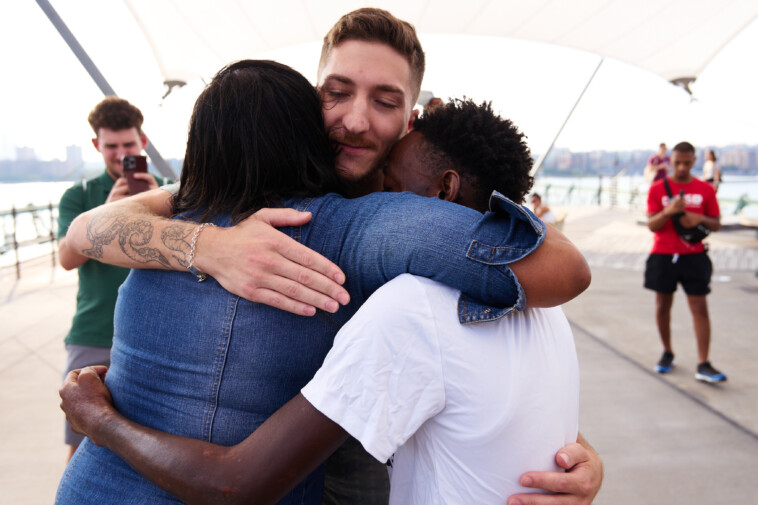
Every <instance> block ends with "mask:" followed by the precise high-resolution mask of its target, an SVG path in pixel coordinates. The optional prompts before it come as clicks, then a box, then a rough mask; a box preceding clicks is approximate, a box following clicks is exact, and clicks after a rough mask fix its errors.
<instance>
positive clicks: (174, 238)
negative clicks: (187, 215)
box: [161, 224, 192, 268]
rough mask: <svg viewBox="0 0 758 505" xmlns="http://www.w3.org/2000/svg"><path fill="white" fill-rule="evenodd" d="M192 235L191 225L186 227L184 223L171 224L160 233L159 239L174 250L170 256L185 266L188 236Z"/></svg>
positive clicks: (188, 249)
mask: <svg viewBox="0 0 758 505" xmlns="http://www.w3.org/2000/svg"><path fill="white" fill-rule="evenodd" d="M190 235H192V227H190V228H187V226H186V225H184V224H172V225H171V226H167V227H166V229H165V230H163V233H161V241H162V242H163V245H165V246H166V248H168V249H170V250H172V251H175V253H176V254H173V255H172V257H173V258H174V259H175V260H176V261H177V262H178V263H179V264H180V265H181V266H183V267H184V268H187V264H188V260H187V256H188V255H189V252H190V241H189V236H190Z"/></svg>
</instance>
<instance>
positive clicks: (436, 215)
mask: <svg viewBox="0 0 758 505" xmlns="http://www.w3.org/2000/svg"><path fill="white" fill-rule="evenodd" d="M296 206H297V207H298V208H299V210H309V211H312V212H313V218H312V220H311V222H310V223H309V224H308V225H306V226H303V227H300V228H294V229H290V230H289V232H290V233H291V234H292V235H293V237H294V238H296V239H297V240H300V241H301V242H303V243H304V244H305V245H307V246H308V247H310V248H312V249H314V250H316V251H319V252H320V253H321V254H323V255H324V256H326V257H327V258H329V259H330V260H332V261H334V262H335V263H337V264H338V265H339V266H340V268H342V269H343V271H344V272H345V275H346V277H347V282H346V285H345V287H346V289H347V290H348V291H349V292H350V294H351V296H352V297H353V302H351V305H352V304H353V303H356V304H357V305H358V306H359V305H360V304H362V303H363V301H365V299H366V298H368V296H370V295H371V293H373V292H374V291H375V290H376V289H378V288H379V287H380V286H381V285H383V284H385V283H386V282H388V281H390V280H391V279H393V278H395V277H397V276H398V275H400V274H403V273H411V274H414V275H418V276H421V277H428V278H430V279H434V280H436V281H439V282H442V283H443V284H447V285H449V286H452V287H454V288H456V289H460V290H461V291H462V292H463V293H465V294H466V296H462V298H461V301H460V303H459V318H460V320H461V322H462V323H471V322H478V321H486V320H490V319H495V318H498V317H502V316H504V315H506V314H508V313H510V312H511V311H512V310H523V309H524V307H525V305H526V300H525V296H524V292H523V289H522V288H521V285H520V284H519V282H518V280H517V279H516V276H515V275H514V274H513V272H512V271H511V269H510V268H509V267H508V264H509V263H512V262H514V261H517V260H519V259H521V258H523V257H525V256H527V255H528V254H530V253H531V252H532V251H534V250H535V249H536V248H537V247H538V246H539V245H540V244H541V243H542V241H543V240H544V238H545V227H544V225H543V224H542V223H541V222H540V220H539V219H537V218H536V217H535V216H534V214H532V213H531V212H530V211H528V210H527V209H526V208H524V207H522V206H520V205H517V204H515V203H514V202H512V201H511V200H509V199H508V198H506V197H505V196H503V195H501V194H500V193H497V192H493V194H492V196H491V198H490V211H489V212H487V213H485V214H481V213H479V212H477V211H475V210H473V209H469V208H466V207H463V206H460V205H456V204H453V203H450V202H445V201H442V200H439V199H436V198H424V197H419V196H416V195H413V194H412V193H374V194H371V195H368V196H365V197H362V198H357V199H353V200H346V199H344V198H341V197H338V196H336V195H327V196H326V197H321V198H315V199H309V200H304V201H302V202H300V204H299V205H296ZM283 231H284V230H283ZM479 300H481V301H479ZM485 304H486V305H485ZM348 312H349V311H348Z"/></svg>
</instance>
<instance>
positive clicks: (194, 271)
mask: <svg viewBox="0 0 758 505" xmlns="http://www.w3.org/2000/svg"><path fill="white" fill-rule="evenodd" d="M206 226H216V225H215V224H213V223H203V224H201V225H199V226H198V227H197V228H195V233H193V234H192V242H190V252H189V261H188V262H187V270H189V271H190V272H191V273H192V275H195V276H197V282H203V281H204V280H205V279H207V278H208V274H204V273H202V272H201V271H200V270H198V269H197V268H195V266H194V265H193V263H194V262H195V246H196V245H197V237H198V236H199V235H200V232H201V231H203V228H205V227H206Z"/></svg>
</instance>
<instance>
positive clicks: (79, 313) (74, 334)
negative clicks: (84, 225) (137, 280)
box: [58, 171, 129, 347]
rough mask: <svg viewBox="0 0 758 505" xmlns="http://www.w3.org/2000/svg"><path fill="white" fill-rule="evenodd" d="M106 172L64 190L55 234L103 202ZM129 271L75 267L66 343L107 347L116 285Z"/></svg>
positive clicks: (99, 265) (106, 189)
mask: <svg viewBox="0 0 758 505" xmlns="http://www.w3.org/2000/svg"><path fill="white" fill-rule="evenodd" d="M113 183H114V181H113V179H111V178H110V176H109V175H108V173H107V172H105V171H104V172H103V173H102V175H100V176H99V177H95V178H94V179H89V180H87V181H85V182H80V183H77V184H75V185H74V186H72V187H71V188H69V189H67V190H66V192H65V193H63V196H62V197H61V203H60V205H59V207H58V236H59V237H65V236H66V232H67V231H68V227H69V226H70V225H71V222H72V221H73V220H74V218H76V216H78V215H79V214H81V213H82V212H85V211H88V210H90V209H92V208H94V207H97V206H98V205H102V204H104V203H105V199H106V198H108V194H109V193H110V191H111V188H113ZM128 274H129V269H128V268H121V267H114V266H112V265H106V264H104V263H100V262H99V261H95V260H88V261H87V262H86V263H84V264H83V265H81V266H80V267H79V292H78V293H77V295H76V314H75V315H74V320H73V322H72V324H71V330H70V331H69V332H68V335H66V343H67V344H74V345H86V346H94V347H110V346H111V343H112V341H113V311H114V310H115V307H116V297H117V296H118V287H119V286H120V285H121V283H122V282H124V279H126V276H127V275H128Z"/></svg>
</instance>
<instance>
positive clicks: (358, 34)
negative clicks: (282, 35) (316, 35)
mask: <svg viewBox="0 0 758 505" xmlns="http://www.w3.org/2000/svg"><path fill="white" fill-rule="evenodd" d="M347 40H363V41H366V42H381V43H383V44H387V45H388V46H390V47H391V48H392V49H394V50H395V51H397V52H398V53H400V54H401V55H402V56H403V57H404V58H405V59H406V60H408V64H409V65H410V67H411V83H410V85H411V93H413V96H412V97H411V98H412V100H413V102H412V103H414V104H415V103H416V100H417V99H418V95H419V93H420V92H421V81H422V80H423V79H424V68H425V65H426V63H425V61H426V58H425V56H424V50H423V49H422V48H421V42H419V40H418V36H417V35H416V29H415V28H414V27H413V25H412V24H410V23H408V22H407V21H403V20H401V19H398V18H396V17H395V16H393V15H392V14H390V13H389V12H387V11H385V10H382V9H375V8H371V7H366V8H363V9H358V10H354V11H353V12H350V13H348V14H345V15H344V16H342V17H341V18H340V19H339V21H337V23H336V24H335V25H334V26H333V27H332V29H331V30H329V32H328V33H327V34H326V36H325V37H324V45H323V46H321V60H319V64H318V74H319V75H321V71H322V70H323V69H324V66H326V61H327V60H328V59H329V55H330V54H331V52H332V49H334V48H335V47H336V46H338V45H339V44H340V43H342V42H345V41H347Z"/></svg>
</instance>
